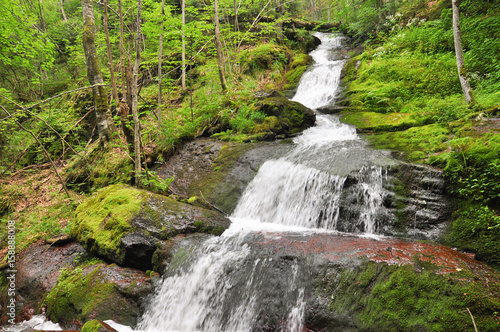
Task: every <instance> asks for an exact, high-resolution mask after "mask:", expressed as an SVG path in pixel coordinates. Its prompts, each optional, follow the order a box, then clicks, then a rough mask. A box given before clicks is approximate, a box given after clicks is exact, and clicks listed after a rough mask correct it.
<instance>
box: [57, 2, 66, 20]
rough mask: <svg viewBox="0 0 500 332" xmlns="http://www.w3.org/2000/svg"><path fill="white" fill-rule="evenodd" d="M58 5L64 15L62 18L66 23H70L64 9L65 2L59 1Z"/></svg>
mask: <svg viewBox="0 0 500 332" xmlns="http://www.w3.org/2000/svg"><path fill="white" fill-rule="evenodd" d="M57 3H58V4H59V7H61V13H62V17H63V20H64V22H68V18H67V17H66V12H65V11H64V7H63V4H64V2H63V0H57Z"/></svg>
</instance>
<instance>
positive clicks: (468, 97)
mask: <svg viewBox="0 0 500 332" xmlns="http://www.w3.org/2000/svg"><path fill="white" fill-rule="evenodd" d="M451 3H452V8H453V37H454V38H455V53H456V56H457V68H458V77H459V78H460V84H461V85H462V91H463V92H464V96H465V101H466V102H467V104H469V105H470V104H471V103H474V102H475V101H474V97H473V96H472V89H471V87H470V84H469V80H468V79H467V70H466V69H465V61H464V52H463V47H462V36H461V33H460V11H459V9H458V6H459V5H460V1H459V0H452V1H451Z"/></svg>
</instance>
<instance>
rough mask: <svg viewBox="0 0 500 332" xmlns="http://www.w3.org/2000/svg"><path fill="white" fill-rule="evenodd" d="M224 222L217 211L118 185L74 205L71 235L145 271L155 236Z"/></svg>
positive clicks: (217, 227)
mask: <svg viewBox="0 0 500 332" xmlns="http://www.w3.org/2000/svg"><path fill="white" fill-rule="evenodd" d="M229 225H230V221H229V220H228V219H227V218H225V217H224V216H223V215H221V214H220V213H218V212H216V211H212V210H207V209H203V208H199V207H194V206H192V205H190V204H186V203H181V202H177V201H175V200H173V199H171V198H168V197H166V196H161V195H158V194H154V193H151V192H149V191H146V190H139V189H136V188H133V187H130V186H127V185H123V184H117V185H112V186H109V187H106V188H104V189H102V190H100V191H99V192H98V193H97V194H96V195H94V196H93V197H91V198H89V199H88V200H87V201H85V202H84V203H82V204H80V206H78V208H77V209H76V215H75V220H74V222H73V225H72V228H71V235H72V236H73V237H74V238H75V239H77V240H78V241H79V242H80V243H81V244H82V245H83V246H84V247H85V248H86V249H87V250H88V251H90V252H92V253H93V254H95V255H98V256H100V257H103V258H105V259H107V260H110V261H113V262H115V263H118V264H120V265H123V266H130V267H134V268H138V269H141V270H149V269H151V267H152V265H151V259H152V256H153V253H154V251H155V250H156V244H157V242H158V240H168V239H169V238H171V237H173V236H175V235H177V234H187V233H194V232H206V233H211V234H221V233H222V232H223V231H224V230H225V229H226V228H227V227H229Z"/></svg>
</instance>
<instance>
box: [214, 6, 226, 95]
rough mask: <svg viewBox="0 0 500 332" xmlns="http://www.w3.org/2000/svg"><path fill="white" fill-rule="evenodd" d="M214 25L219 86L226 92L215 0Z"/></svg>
mask: <svg viewBox="0 0 500 332" xmlns="http://www.w3.org/2000/svg"><path fill="white" fill-rule="evenodd" d="M214 24H215V48H216V49H217V66H218V68H219V78H220V86H221V87H222V91H226V89H227V84H226V77H225V75H224V60H223V58H222V57H223V54H222V43H221V41H220V28H219V6H218V4H217V0H214Z"/></svg>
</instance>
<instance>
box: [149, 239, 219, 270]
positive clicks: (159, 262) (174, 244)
mask: <svg viewBox="0 0 500 332" xmlns="http://www.w3.org/2000/svg"><path fill="white" fill-rule="evenodd" d="M209 237H210V235H208V234H200V233H195V234H187V235H185V234H181V235H177V236H176V237H174V238H172V239H170V240H168V241H162V242H160V243H159V244H158V245H157V247H158V249H157V250H156V251H155V252H154V255H153V269H154V271H157V272H158V273H159V274H160V275H162V274H163V273H164V272H165V269H166V267H167V266H168V265H170V263H171V262H172V258H173V257H174V253H175V252H177V251H178V250H184V252H187V251H186V250H189V249H188V248H189V246H195V247H199V246H201V245H202V243H203V242H204V241H205V240H207V239H208V238H209ZM184 256H187V255H184Z"/></svg>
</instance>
